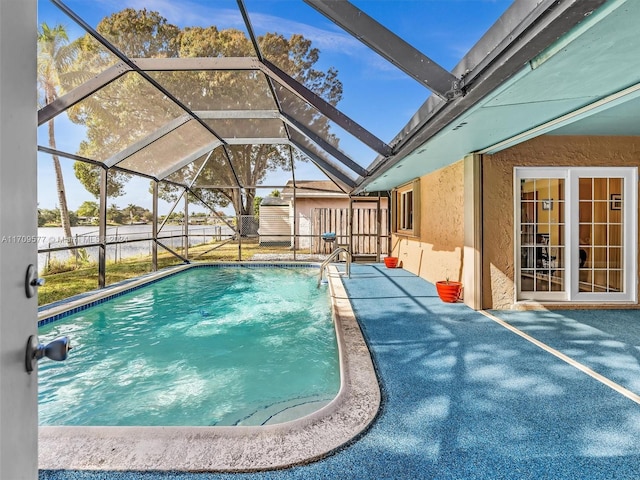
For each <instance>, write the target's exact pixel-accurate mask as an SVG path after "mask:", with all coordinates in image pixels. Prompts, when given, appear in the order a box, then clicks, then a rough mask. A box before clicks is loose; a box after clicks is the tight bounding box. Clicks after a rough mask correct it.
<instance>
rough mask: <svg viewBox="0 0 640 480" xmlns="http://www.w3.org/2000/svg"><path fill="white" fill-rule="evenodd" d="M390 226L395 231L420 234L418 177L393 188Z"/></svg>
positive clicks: (405, 233)
mask: <svg viewBox="0 0 640 480" xmlns="http://www.w3.org/2000/svg"><path fill="white" fill-rule="evenodd" d="M391 203H392V204H391V213H392V219H391V221H392V228H393V231H394V232H395V233H398V234H403V235H411V236H418V235H419V234H420V179H415V180H413V181H412V182H411V183H407V184H405V185H402V186H400V187H398V188H397V189H395V190H394V191H393V192H392V196H391Z"/></svg>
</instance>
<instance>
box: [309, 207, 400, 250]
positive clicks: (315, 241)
mask: <svg viewBox="0 0 640 480" xmlns="http://www.w3.org/2000/svg"><path fill="white" fill-rule="evenodd" d="M380 214H381V218H380V224H379V225H378V219H377V215H378V210H377V209H375V208H354V209H353V210H352V220H351V225H352V227H351V242H350V241H349V209H348V208H314V209H313V210H312V211H311V236H312V241H311V253H330V252H331V250H333V248H335V246H337V245H348V244H350V243H351V253H352V254H353V255H375V254H376V253H377V243H378V227H380V229H381V230H380V237H381V238H380V254H386V253H387V243H388V242H387V238H388V236H389V232H388V229H387V225H388V221H387V210H381V211H380ZM327 232H333V233H335V234H336V240H335V242H332V243H327V242H325V241H324V240H323V239H322V234H323V233H327Z"/></svg>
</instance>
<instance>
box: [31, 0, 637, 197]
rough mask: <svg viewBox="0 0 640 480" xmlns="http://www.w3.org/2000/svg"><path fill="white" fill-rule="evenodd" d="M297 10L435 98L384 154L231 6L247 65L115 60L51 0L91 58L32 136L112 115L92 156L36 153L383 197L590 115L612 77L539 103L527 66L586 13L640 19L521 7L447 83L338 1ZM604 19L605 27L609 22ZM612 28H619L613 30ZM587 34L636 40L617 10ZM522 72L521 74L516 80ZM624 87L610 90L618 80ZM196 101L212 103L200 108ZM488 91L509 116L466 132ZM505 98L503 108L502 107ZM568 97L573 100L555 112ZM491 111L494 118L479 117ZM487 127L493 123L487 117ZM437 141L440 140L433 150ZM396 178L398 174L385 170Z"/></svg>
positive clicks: (614, 0) (588, 7)
mask: <svg viewBox="0 0 640 480" xmlns="http://www.w3.org/2000/svg"><path fill="white" fill-rule="evenodd" d="M305 2H306V3H307V4H309V5H311V6H312V7H314V8H315V9H316V10H318V11H319V12H321V13H322V14H324V15H325V16H327V17H329V18H330V19H331V20H332V21H334V22H335V23H336V24H338V25H340V26H341V27H342V28H343V29H345V30H346V31H348V32H350V33H351V34H352V35H354V36H355V37H356V38H358V39H359V40H360V41H362V42H363V43H365V44H366V45H367V46H368V47H370V48H371V49H372V50H374V51H375V52H376V53H378V54H380V55H381V56H382V57H384V58H386V59H387V60H388V61H390V62H391V63H393V64H394V65H396V66H397V67H399V68H400V69H401V70H403V71H404V72H405V73H406V74H407V75H409V76H411V77H413V78H415V79H416V80H418V81H419V82H421V83H422V84H423V85H424V86H425V87H427V88H428V89H429V90H431V91H432V92H433V94H432V95H431V97H430V98H429V99H428V100H427V102H425V103H424V105H423V106H422V107H421V108H420V109H419V110H418V112H417V113H416V114H415V116H414V117H413V119H411V121H410V122H409V123H408V124H407V126H406V127H405V128H404V129H403V130H402V131H401V132H400V133H399V134H398V135H397V136H396V138H395V139H393V140H392V141H390V142H389V143H386V142H385V141H383V140H381V139H380V138H378V137H376V136H375V135H374V134H372V133H371V132H370V131H368V130H367V129H365V128H364V127H363V126H361V125H360V124H359V123H358V122H357V121H355V120H354V119H352V118H350V117H348V116H347V115H345V114H344V113H342V112H341V111H340V110H339V109H338V108H336V107H335V106H334V105H332V104H331V103H329V102H328V101H326V100H324V99H323V98H322V96H320V95H318V94H316V93H314V91H313V90H312V89H311V88H309V87H307V86H305V85H304V84H303V83H301V82H300V81H298V80H296V79H295V78H294V76H292V74H290V73H288V72H287V71H285V70H286V69H285V68H284V67H283V66H281V65H278V64H277V62H275V61H273V59H269V58H267V57H266V56H265V54H264V53H263V52H262V51H261V48H260V45H259V42H258V38H257V36H256V34H255V33H254V29H253V28H252V25H251V19H250V17H251V15H250V12H248V11H247V9H246V8H245V5H244V3H243V1H242V0H238V2H237V5H238V12H239V14H240V15H241V16H242V18H243V20H244V23H245V25H246V31H247V33H248V36H249V38H250V44H251V49H250V51H249V52H239V54H238V55H237V56H233V57H227V56H218V55H216V56H208V57H174V58H135V57H132V56H127V55H125V54H124V53H122V52H123V50H124V48H123V47H124V46H125V45H124V43H123V44H119V42H127V41H132V40H131V39H130V38H116V39H114V38H111V39H109V40H108V39H107V38H105V37H104V36H102V35H101V34H99V33H98V32H97V30H96V29H95V28H94V27H92V26H91V25H89V24H88V23H87V22H85V21H84V20H83V19H82V18H81V17H80V16H78V15H77V14H76V13H75V12H73V11H72V10H71V9H69V8H68V7H67V6H66V5H65V4H63V3H62V2H60V1H59V0H52V3H54V4H55V5H56V6H58V7H59V8H60V9H61V10H63V11H64V12H65V13H66V14H67V15H68V16H69V17H71V18H72V19H73V20H74V21H75V22H76V23H78V24H79V25H81V26H82V28H84V30H86V31H87V32H88V34H89V40H88V41H90V42H91V43H92V45H91V47H90V48H88V49H87V51H91V52H93V54H94V57H93V60H92V61H91V62H88V69H87V71H86V72H84V77H85V81H84V82H82V83H81V84H79V85H78V86H76V87H75V88H73V89H70V90H69V91H68V92H67V93H66V94H64V95H63V96H61V97H59V98H57V99H55V100H54V101H52V102H51V103H49V104H48V105H46V106H44V107H43V108H41V109H40V111H39V112H38V124H39V125H44V124H45V123H47V122H48V120H50V119H52V118H55V117H56V116H58V115H60V114H62V113H63V112H67V111H69V112H73V111H74V109H76V110H78V111H82V112H84V113H83V114H84V115H86V114H87V112H89V114H90V112H92V111H95V109H96V108H99V109H103V110H107V111H109V114H110V117H109V118H110V120H109V121H110V124H109V129H110V130H109V135H108V136H106V137H105V138H104V139H103V140H102V142H101V143H100V145H99V148H93V149H89V150H88V151H89V152H90V155H89V154H87V155H86V156H85V155H79V154H78V153H76V152H64V151H58V150H54V149H52V148H50V147H45V146H39V149H40V150H41V151H43V152H49V153H56V154H60V155H62V156H66V157H68V158H72V159H78V160H83V161H85V162H89V163H93V164H96V165H99V166H102V167H104V168H116V169H119V170H123V171H126V172H131V173H135V174H139V175H142V176H147V177H149V178H152V179H156V180H165V181H169V182H174V183H176V184H179V185H182V186H185V187H192V186H196V187H203V188H255V187H258V186H263V187H268V186H269V185H266V184H262V185H256V184H254V183H255V181H254V179H251V178H250V176H247V174H246V172H245V170H246V168H245V167H244V166H243V159H242V151H241V147H244V148H246V146H251V148H255V149H260V148H272V149H273V148H275V149H277V150H278V152H279V154H280V155H281V156H282V157H283V158H284V159H286V160H285V163H288V164H289V165H290V170H291V171H292V173H293V176H294V181H295V164H296V162H297V161H298V160H297V159H299V158H301V157H302V158H304V159H305V160H310V161H311V162H313V164H315V165H316V166H317V167H318V168H319V169H320V170H321V171H322V172H323V173H324V174H325V175H326V177H328V178H329V179H331V180H332V181H333V182H334V183H335V185H336V186H340V188H341V189H343V190H345V191H351V192H354V193H362V192H366V191H384V190H388V189H390V188H392V187H393V186H396V185H398V184H401V183H402V182H404V181H408V180H409V179H411V178H414V177H416V176H419V175H421V174H424V173H425V172H426V171H428V170H429V169H435V168H439V167H440V166H443V165H444V164H446V163H451V162H452V161H455V160H457V159H459V158H461V156H462V155H464V154H465V153H468V152H472V151H477V150H480V149H482V148H486V147H489V146H490V145H493V144H497V143H498V142H501V141H506V140H508V139H509V138H511V137H514V136H515V135H517V134H520V133H522V132H524V131H527V130H529V129H531V128H533V127H536V126H538V125H540V124H543V123H545V122H547V121H550V120H552V119H553V118H556V117H558V116H561V115H563V114H566V113H568V112H571V111H574V110H576V109H577V108H580V107H582V106H584V105H585V104H586V103H587V102H586V101H585V98H587V97H588V98H589V99H590V100H594V99H596V98H595V94H594V92H595V91H600V90H602V92H603V95H605V94H608V93H611V92H610V90H611V89H608V90H606V91H605V89H603V84H604V83H605V82H606V81H607V78H609V77H611V75H609V76H607V77H606V78H604V77H603V79H602V80H601V81H590V82H589V85H590V87H589V88H587V87H586V85H587V84H586V83H582V82H581V81H580V80H579V79H578V78H572V82H571V85H573V86H574V87H575V88H577V89H579V87H581V86H582V87H585V91H584V92H583V93H582V94H579V95H573V96H572V95H571V94H570V92H569V91H567V93H566V95H564V94H563V98H561V99H558V98H555V97H554V96H553V95H551V96H549V95H544V88H548V87H549V86H548V85H546V84H545V82H544V81H541V80H540V79H537V80H536V82H531V84H530V85H526V84H525V83H519V84H517V83H516V82H518V81H520V80H521V79H522V78H523V77H524V76H526V75H527V74H528V73H529V72H530V71H533V70H535V68H537V67H540V66H544V65H542V64H543V63H545V61H546V60H548V58H546V57H545V58H542V57H538V56H539V55H541V54H542V53H543V52H545V51H547V49H549V48H550V47H552V46H553V45H554V42H557V41H558V39H560V38H562V37H563V36H565V35H567V34H568V32H571V30H572V29H574V28H576V25H579V24H580V23H581V22H583V21H584V20H585V18H586V17H588V16H589V15H591V14H593V13H594V11H596V10H598V9H600V10H605V8H604V7H603V4H607V5H605V6H606V7H607V8H610V9H612V10H615V9H616V7H617V6H619V5H622V4H625V3H626V4H627V5H626V7H625V8H627V9H632V10H633V12H632V15H631V16H629V18H638V14H640V7H638V3H640V2H635V6H634V5H633V3H634V2H625V1H624V0H609V1H608V2H607V1H606V0H583V1H581V2H574V1H570V0H563V1H550V0H545V1H533V0H518V1H516V2H514V4H513V5H512V6H511V7H510V8H509V9H508V10H507V11H506V12H505V14H504V15H503V16H502V17H501V19H500V20H499V21H498V22H497V23H496V24H495V25H494V26H493V27H492V28H491V29H490V30H489V31H488V32H487V34H486V35H485V36H484V37H483V38H482V39H481V40H480V42H478V44H477V45H476V46H475V47H474V49H472V50H471V51H470V52H469V53H468V54H467V56H465V58H464V59H463V60H462V61H461V62H460V64H459V65H458V66H457V67H456V68H455V69H454V70H453V72H451V73H450V72H447V71H446V70H444V69H443V68H441V67H440V66H438V65H437V64H435V63H434V62H433V61H431V60H430V59H429V58H428V57H427V56H426V55H424V54H423V53H421V52H419V51H417V50H416V49H414V48H413V47H411V46H410V45H409V44H407V43H406V42H404V41H403V40H402V39H401V38H399V37H398V36H396V35H394V34H393V33H391V32H390V31H389V30H387V29H386V28H385V27H384V26H382V25H381V24H380V23H378V22H376V21H375V20H373V19H372V18H371V17H369V16H368V15H367V14H366V13H364V12H362V11H361V10H360V9H358V8H357V7H355V6H354V5H352V4H350V3H349V2H347V1H340V2H337V1H332V0H305ZM601 7H602V8H601ZM596 13H598V14H599V13H600V12H596ZM633 15H635V17H633ZM593 16H594V18H595V17H597V16H598V15H596V14H594V15H593ZM601 16H602V17H603V18H606V17H608V15H607V12H606V11H605V12H604V13H602V15H601ZM616 20H617V21H619V22H622V23H623V25H624V26H623V29H622V31H621V29H619V28H618V27H617V26H616V23H615V21H616ZM591 23H593V24H598V23H599V24H600V25H602V27H601V29H600V31H598V30H596V31H597V32H599V35H606V34H611V35H613V34H622V35H623V36H624V35H626V33H624V32H626V30H625V29H626V28H627V27H628V28H635V27H632V26H631V24H630V23H629V22H625V21H624V9H620V10H619V11H618V12H617V13H616V14H615V15H613V16H611V17H610V19H609V20H603V21H602V22H599V17H598V21H592V22H591ZM628 23H629V25H627V24H628ZM629 32H630V30H629ZM634 32H635V30H634ZM627 33H628V32H627ZM634 35H635V33H634ZM592 37H593V38H590V39H589V38H588V37H583V38H586V39H587V40H585V41H584V42H582V43H580V42H578V47H579V48H581V49H582V51H581V52H582V53H580V54H574V53H572V58H574V60H572V61H566V62H564V63H555V62H553V61H552V60H549V61H548V62H547V63H548V64H549V65H548V66H547V67H545V68H549V69H553V65H556V67H555V70H553V71H552V74H554V75H556V76H562V75H567V76H570V75H571V74H572V72H571V71H570V69H571V68H573V69H578V70H579V69H580V67H583V66H584V62H588V61H589V58H588V57H589V54H588V49H589V48H590V46H591V45H593V44H594V43H595V42H597V39H598V38H600V37H598V36H597V35H596V36H592ZM625 38H626V37H625ZM634 38H635V37H634ZM610 47H611V48H615V55H616V56H617V55H618V53H619V54H620V55H622V52H623V49H625V48H626V49H627V50H626V51H627V52H629V54H632V55H633V54H635V52H637V48H636V49H631V48H629V46H628V45H626V44H625V45H620V46H618V47H617V48H616V45H611V46H610ZM559 48H562V47H559ZM585 52H586V53H585ZM241 53H242V54H241ZM548 56H549V58H550V56H551V55H550V54H549V55H548ZM616 56H614V57H613V58H614V60H613V61H612V62H609V63H610V64H611V65H610V67H611V68H613V67H615V70H614V72H619V73H620V72H622V70H624V67H623V66H622V65H617V63H616V60H615V59H616V58H617V57H616ZM622 56H623V57H624V55H622ZM534 58H538V59H539V61H538V64H537V65H532V64H531V63H530V62H531V60H532V59H534ZM624 58H626V57H624ZM618 60H619V59H618ZM523 65H526V66H527V69H528V70H527V71H526V72H524V73H523ZM567 69H569V71H567ZM540 71H541V72H542V69H540ZM635 73H637V69H635V70H634V73H633V75H635ZM628 76H629V75H627V76H626V77H624V78H623V79H622V80H620V81H619V82H617V83H620V82H623V81H627V80H629V79H628V78H627V77H628ZM636 77H637V76H636ZM618 78H620V76H618ZM634 78H635V77H634ZM635 82H637V78H635ZM627 83H629V82H627ZM632 83H633V82H632ZM194 85H195V86H197V87H196V88H194ZM511 86H513V88H512V89H511V90H509V87H511ZM521 86H522V87H521ZM523 89H524V90H523ZM599 89H600V90H599ZM204 90H208V91H209V92H210V93H211V92H214V93H215V94H208V95H204V94H202V95H201V94H200V93H201V92H202V91H204ZM565 90H566V89H565ZM495 92H502V97H504V99H503V100H504V101H502V102H501V103H500V102H498V103H500V105H499V106H503V107H505V108H504V109H503V110H502V112H505V111H507V108H509V109H508V111H509V116H508V117H503V120H504V121H502V122H494V123H491V122H488V121H487V118H486V116H478V118H477V121H474V122H471V121H470V120H469V119H467V117H468V116H469V114H474V112H479V111H482V112H483V113H488V112H489V110H488V109H487V108H485V109H484V110H483V107H488V106H496V105H498V104H497V103H496V101H497V100H495V99H494V98H495V95H494V96H490V94H491V93H495ZM507 93H509V98H506V97H505V95H506V94H507ZM502 97H500V98H502ZM520 97H522V98H524V99H525V100H524V101H521V99H520ZM538 97H539V98H541V99H544V102H543V103H544V105H542V104H540V105H538V106H539V107H542V108H538V109H535V108H534V109H531V108H524V110H523V107H522V105H523V104H526V105H531V104H535V99H536V98H538ZM487 98H489V99H490V100H486V99H487ZM568 98H569V99H574V101H564V100H565V99H568ZM491 99H494V100H493V102H494V104H495V105H493V104H491V105H489V104H487V102H489V101H491ZM498 100H499V99H498ZM483 102H484V103H483ZM491 115H501V113H500V112H498V111H497V110H496V109H493V111H491ZM474 118H475V117H474ZM132 119H133V120H135V123H132ZM514 119H515V120H517V121H514ZM470 123H471V124H470ZM133 124H135V128H132V125H133ZM458 124H460V125H462V126H464V129H462V130H461V132H462V133H463V134H462V135H459V134H457V133H455V132H456V131H457V130H460V129H461V128H462V127H461V126H460V125H458ZM469 124H470V125H469ZM452 132H453V133H452ZM339 136H340V138H339ZM342 136H349V137H352V138H351V139H352V140H353V139H355V140H357V141H358V142H361V143H362V144H363V145H366V146H367V147H368V148H369V149H370V150H371V151H372V152H373V153H372V156H375V155H377V158H375V159H373V158H372V159H369V162H370V161H371V160H373V163H370V165H368V166H365V164H364V163H363V161H362V160H361V159H360V160H359V161H356V160H354V159H353V158H351V157H350V156H349V155H348V154H347V153H345V152H344V151H343V150H342V149H341V147H340V139H341V138H342ZM443 137H447V138H448V139H447V140H446V141H442V138H443ZM428 145H433V146H432V147H431V146H428ZM258 156H259V155H258ZM400 166H405V167H407V168H403V169H401V170H397V169H396V168H394V167H400ZM391 173H393V174H391Z"/></svg>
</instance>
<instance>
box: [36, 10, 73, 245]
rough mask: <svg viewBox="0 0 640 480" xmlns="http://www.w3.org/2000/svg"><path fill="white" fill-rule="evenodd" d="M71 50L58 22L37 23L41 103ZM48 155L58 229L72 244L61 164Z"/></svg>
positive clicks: (55, 88) (52, 95)
mask: <svg viewBox="0 0 640 480" xmlns="http://www.w3.org/2000/svg"><path fill="white" fill-rule="evenodd" d="M74 51H75V48H74V47H73V46H71V45H69V37H68V36H67V31H66V30H65V28H64V27H63V26H62V25H56V26H55V27H53V28H50V27H49V26H48V25H47V24H46V23H45V22H43V23H42V24H41V25H40V29H39V30H38V90H39V101H40V104H41V106H44V105H48V104H50V103H51V102H53V101H54V100H55V99H56V98H58V93H59V90H60V89H61V86H62V83H63V79H62V77H63V76H64V75H65V74H66V73H68V72H69V65H70V64H71V62H72V61H73V59H74V55H75V52H74ZM48 127H49V128H48V131H49V146H50V147H51V148H52V149H54V150H55V149H56V136H55V123H54V119H53V118H52V119H51V120H49V122H48ZM52 158H53V168H54V171H55V175H56V189H57V192H58V207H59V208H60V219H61V223H62V228H63V229H64V235H65V238H66V240H67V243H68V244H69V245H73V237H72V235H71V221H70V219H69V208H68V207H67V195H66V191H65V187H64V178H63V175H62V167H61V166H60V159H59V157H58V155H52Z"/></svg>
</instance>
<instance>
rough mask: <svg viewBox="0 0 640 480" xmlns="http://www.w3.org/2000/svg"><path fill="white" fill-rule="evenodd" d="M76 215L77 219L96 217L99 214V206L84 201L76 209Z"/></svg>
mask: <svg viewBox="0 0 640 480" xmlns="http://www.w3.org/2000/svg"><path fill="white" fill-rule="evenodd" d="M76 213H77V214H78V216H79V217H87V218H92V217H97V216H98V215H99V213H100V206H99V205H98V204H97V203H96V202H91V201H89V200H86V201H84V202H82V204H81V205H80V206H79V207H78V210H77V212H76Z"/></svg>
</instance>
